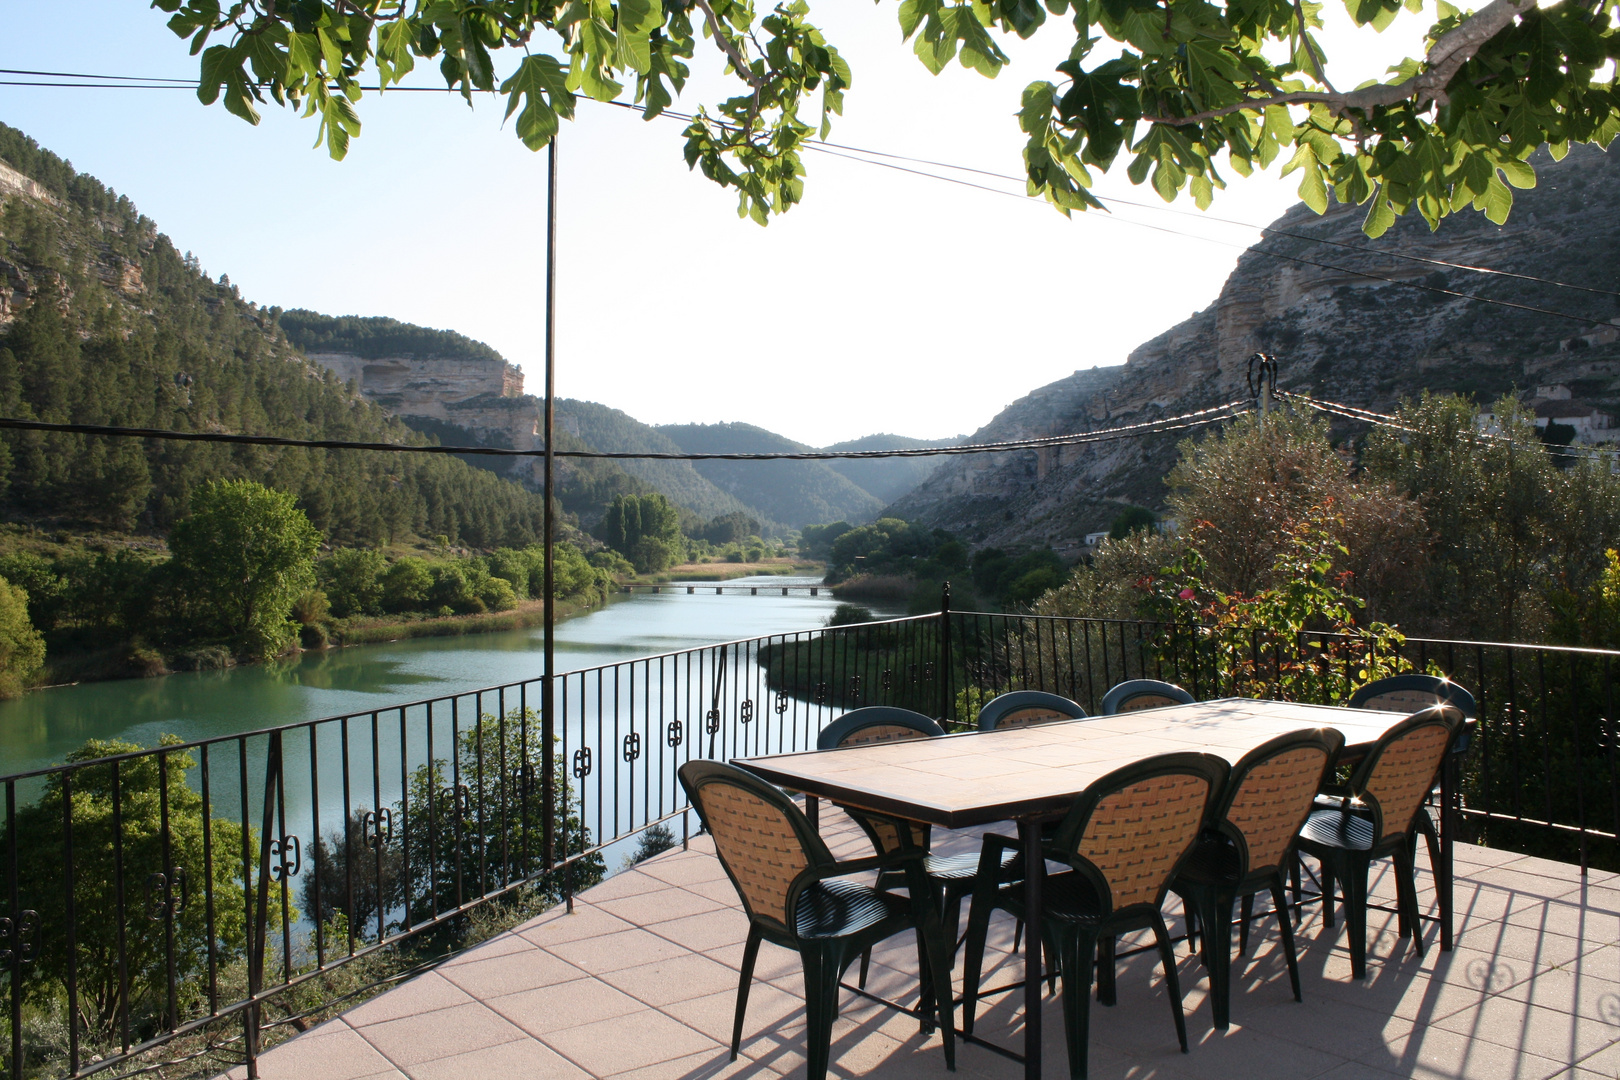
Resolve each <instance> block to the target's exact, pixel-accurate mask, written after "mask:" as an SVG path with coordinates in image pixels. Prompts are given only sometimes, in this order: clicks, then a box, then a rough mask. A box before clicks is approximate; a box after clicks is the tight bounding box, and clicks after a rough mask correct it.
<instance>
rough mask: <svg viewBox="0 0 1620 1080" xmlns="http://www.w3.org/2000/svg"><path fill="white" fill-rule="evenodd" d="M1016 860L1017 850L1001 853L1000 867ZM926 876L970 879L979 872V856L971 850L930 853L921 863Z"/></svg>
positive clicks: (946, 878)
mask: <svg viewBox="0 0 1620 1080" xmlns="http://www.w3.org/2000/svg"><path fill="white" fill-rule="evenodd" d="M1017 861H1018V852H1016V851H1004V852H1002V853H1001V868H1002V869H1003V870H1005V869H1006V868H1007V867H1009V866H1011V865H1012V864H1013V863H1015V862H1017ZM923 866H924V868H925V869H926V870H927V872H928V876H929V877H931V878H933V879H934V880H936V881H971V880H972V879H973V877H974V876H975V875H976V874H978V872H979V856H978V855H976V854H974V853H973V852H967V853H966V854H963V855H930V856H928V861H927V862H926V863H924V864H923Z"/></svg>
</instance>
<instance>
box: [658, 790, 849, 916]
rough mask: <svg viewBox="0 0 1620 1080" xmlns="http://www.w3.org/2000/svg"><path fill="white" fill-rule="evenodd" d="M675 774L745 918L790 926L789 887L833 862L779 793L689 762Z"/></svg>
mask: <svg viewBox="0 0 1620 1080" xmlns="http://www.w3.org/2000/svg"><path fill="white" fill-rule="evenodd" d="M680 775H681V784H682V786H683V787H685V788H686V791H687V795H688V796H690V798H691V800H692V805H693V806H694V807H696V808H697V812H698V816H699V817H701V818H702V819H703V823H704V824H705V825H707V826H708V829H709V833H710V835H712V836H713V837H714V847H715V853H716V854H717V855H719V857H720V863H721V865H722V866H724V867H725V869H726V872H727V873H728V874H729V875H730V876H731V880H732V884H734V885H735V886H736V887H737V893H738V895H739V896H741V897H742V901H743V906H744V907H745V908H747V909H748V913H749V915H751V916H755V917H759V918H765V919H770V920H771V921H773V922H775V923H777V924H779V925H780V926H782V927H784V928H785V927H791V926H792V925H793V919H792V917H791V915H792V913H791V912H789V911H788V908H787V905H788V898H789V894H790V893H791V891H792V888H793V884H794V882H795V881H796V880H797V879H798V877H799V875H800V874H802V873H803V872H804V871H805V870H807V869H810V868H811V867H813V866H824V865H826V864H827V863H830V862H832V861H833V858H832V854H831V853H830V852H829V851H828V850H827V847H826V845H825V844H823V843H822V842H821V839H820V838H819V837H818V836H816V834H815V833H814V831H813V830H812V829H811V828H810V823H809V822H808V821H806V820H805V817H804V815H803V814H802V813H800V811H799V808H798V807H797V806H795V805H793V802H792V800H791V799H789V798H788V797H787V796H786V795H784V794H782V792H781V791H779V790H777V789H776V788H774V787H772V786H771V785H770V784H767V783H765V782H764V781H763V780H760V779H759V778H758V777H755V776H752V775H750V774H748V773H745V772H743V771H742V770H741V769H737V768H734V767H732V766H730V765H723V764H721V763H719V762H714V761H689V762H687V763H686V764H685V765H682V766H681V773H680Z"/></svg>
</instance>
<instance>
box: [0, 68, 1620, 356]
mask: <svg viewBox="0 0 1620 1080" xmlns="http://www.w3.org/2000/svg"><path fill="white" fill-rule="evenodd" d="M0 75H30V76H36V77H40V78H50V79H80V80H97V81H94V82H77V83H70V82H31V81H30V82H24V81H14V80H0V86H40V87H53V86H61V87H85V88H96V89H123V90H138V89H165V90H183V89H195V88H196V86H197V82H196V81H195V80H188V79H162V78H155V77H151V76H142V75H91V74H85V73H82V72H67V71H34V70H29V69H23V68H0ZM362 89H363V90H367V91H375V92H380V93H400V92H405V93H430V94H450V93H458V92H459V91H458V90H457V88H455V87H434V86H394V87H389V88H387V89H386V90H384V89H383V88H382V87H378V86H367V87H362ZM598 104H606V105H612V106H616V107H619V108H623V109H629V110H631V111H635V112H643V113H644V112H646V107H645V106H642V105H637V104H635V103H633V102H628V101H609V102H599V103H598ZM659 115H661V116H666V117H669V118H670V119H672V120H680V121H683V122H687V123H690V122H691V121H693V120H695V119H697V117H696V116H694V115H693V114H691V113H685V112H679V111H676V110H673V109H666V110H663V111H662V112H661V113H660V114H659ZM805 145H806V146H807V147H809V148H810V149H813V150H820V151H822V152H825V153H831V154H832V156H835V157H849V156H850V155H866V158H886V159H888V160H890V161H906V162H910V163H912V164H915V165H926V166H929V167H930V168H937V169H951V170H954V171H956V172H966V173H972V174H975V175H978V176H986V177H990V178H992V179H997V180H1005V181H1007V182H1009V183H1015V184H1023V183H1026V182H1027V178H1026V177H1019V176H1011V175H1009V174H1007V173H1000V172H995V171H992V170H989V169H980V168H976V167H974V166H970V165H957V164H953V163H951V162H946V161H935V160H932V159H930V158H919V157H910V156H907V155H904V154H894V153H890V152H887V151H884V150H872V149H869V148H867V147H861V146H850V145H848V144H845V143H835V142H827V141H824V140H820V139H808V140H806V141H805ZM836 151H847V152H848V153H847V154H839V153H835V152H836ZM866 158H862V157H851V160H855V161H864V162H865V163H866V164H870V165H881V164H883V162H881V161H869V160H866ZM891 167H892V166H891ZM899 171H901V172H909V173H913V174H914V175H917V176H925V177H929V178H931V179H935V180H944V181H947V182H950V183H963V182H962V181H958V180H954V179H953V178H951V177H945V176H940V175H938V174H937V173H930V172H925V171H922V170H917V169H900V170H899ZM963 186H965V187H970V188H975V189H977V190H980V191H989V192H991V193H993V194H999V195H1008V196H1012V197H1014V198H1019V199H1025V200H1029V196H1027V195H1019V194H1017V193H1014V192H1010V191H1003V190H1001V189H999V188H992V187H987V186H985V185H982V184H972V183H964V184H963ZM1095 197H1096V198H1097V200H1098V201H1099V202H1101V203H1102V204H1103V205H1104V207H1107V206H1108V205H1109V204H1114V205H1118V206H1130V207H1134V208H1137V209H1142V210H1151V211H1153V212H1155V213H1164V214H1175V215H1177V216H1179V217H1186V218H1190V219H1193V220H1197V221H1210V222H1216V223H1218V224H1222V225H1235V226H1238V227H1240V228H1245V229H1253V230H1255V231H1257V232H1259V233H1261V234H1263V235H1266V236H1282V237H1287V238H1288V239H1291V240H1300V241H1303V242H1305V243H1310V244H1323V245H1326V246H1329V247H1336V248H1341V249H1343V250H1346V251H1353V252H1357V253H1360V254H1365V255H1381V256H1385V257H1388V258H1391V259H1401V260H1404V261H1407V262H1415V263H1421V264H1424V265H1427V266H1438V267H1444V268H1446V269H1449V270H1460V271H1464V272H1466V273H1472V274H1485V275H1488V276H1492V277H1503V278H1509V279H1512V280H1516V281H1525V282H1529V283H1532V284H1537V285H1547V286H1551V287H1554V288H1559V289H1572V290H1574V291H1577V292H1585V293H1592V294H1594V295H1597V296H1613V297H1620V291H1617V290H1613V289H1599V288H1594V287H1592V286H1589V285H1577V284H1575V283H1574V282H1569V281H1559V280H1557V279H1555V278H1547V277H1540V276H1538V275H1535V274H1521V273H1518V272H1516V271H1512V270H1500V269H1497V268H1495V267H1490V266H1478V265H1475V264H1472V263H1459V262H1454V261H1451V260H1448V259H1437V258H1433V257H1432V256H1426V255H1412V254H1408V253H1405V252H1398V251H1382V250H1379V249H1378V248H1371V247H1367V246H1365V245H1362V244H1350V243H1346V242H1344V241H1342V240H1331V239H1329V238H1327V237H1324V236H1312V235H1310V234H1308V233H1300V232H1293V231H1290V230H1288V229H1278V228H1275V227H1273V226H1270V225H1257V224H1255V223H1253V222H1247V221H1239V220H1236V219H1234V218H1227V217H1221V216H1219V215H1216V214H1209V213H1206V212H1203V211H1199V212H1197V213H1194V212H1192V211H1187V210H1178V209H1176V208H1175V207H1171V206H1161V205H1156V204H1154V203H1150V202H1143V201H1140V200H1136V199H1127V198H1122V197H1119V196H1114V195H1109V196H1101V195H1098V196H1095ZM1118 220H1121V221H1126V222H1129V223H1130V224H1132V225H1137V226H1139V227H1142V228H1155V226H1151V225H1148V224H1146V223H1145V222H1138V221H1131V219H1129V218H1121V219H1118ZM1158 231H1160V232H1165V233H1168V234H1170V235H1172V236H1180V237H1190V238H1192V239H1198V240H1205V241H1207V242H1210V243H1222V241H1217V240H1213V239H1211V238H1209V237H1203V236H1198V235H1196V234H1193V233H1186V232H1181V231H1179V230H1175V229H1159V230H1158ZM1226 246H1231V247H1237V246H1238V245H1233V244H1228V245H1226ZM1255 250H1256V251H1258V252H1259V253H1260V254H1264V255H1269V256H1271V257H1273V258H1282V259H1289V258H1290V256H1286V255H1282V254H1280V253H1277V252H1267V251H1264V250H1262V249H1255ZM1292 261H1296V262H1307V263H1308V264H1309V265H1313V266H1322V267H1324V268H1325V269H1332V270H1337V271H1339V272H1341V273H1350V274H1355V275H1357V276H1360V277H1365V278H1369V279H1371V280H1375V281H1384V282H1388V283H1390V284H1397V285H1409V286H1413V287H1417V288H1425V289H1427V290H1428V291H1431V292H1440V293H1444V294H1445V295H1448V296H1457V297H1463V298H1467V299H1470V300H1477V301H1479V302H1481V303H1496V304H1505V305H1507V306H1514V307H1519V308H1521V309H1523V310H1529V311H1536V312H1540V313H1542V314H1550V315H1555V316H1557V317H1560V318H1566V319H1576V320H1577V321H1581V322H1589V323H1594V324H1596V325H1607V324H1605V323H1604V322H1603V321H1602V320H1595V319H1587V318H1583V317H1581V316H1575V315H1568V314H1565V313H1562V312H1555V311H1550V310H1548V309H1544V308H1536V307H1529V306H1526V305H1514V304H1511V303H1509V302H1507V301H1496V300H1492V299H1490V298H1487V297H1481V296H1475V295H1472V294H1470V293H1463V292H1456V291H1453V290H1449V289H1443V288H1436V287H1433V286H1421V285H1416V283H1413V282H1406V281H1402V280H1400V279H1398V278H1389V277H1384V276H1382V275H1378V274H1369V273H1362V272H1360V271H1355V270H1350V269H1348V268H1346V267H1332V266H1326V264H1321V263H1309V261H1308V260H1300V259H1293V260H1292Z"/></svg>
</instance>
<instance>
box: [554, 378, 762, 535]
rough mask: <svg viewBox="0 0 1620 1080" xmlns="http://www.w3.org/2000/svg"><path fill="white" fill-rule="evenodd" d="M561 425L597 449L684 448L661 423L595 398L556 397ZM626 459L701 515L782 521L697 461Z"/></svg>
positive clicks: (661, 451) (667, 450) (676, 450)
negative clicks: (748, 501)
mask: <svg viewBox="0 0 1620 1080" xmlns="http://www.w3.org/2000/svg"><path fill="white" fill-rule="evenodd" d="M557 427H558V428H559V429H560V430H562V431H567V432H569V433H571V434H573V435H576V436H578V437H579V438H580V440H581V441H583V442H584V443H586V444H588V445H589V446H591V447H592V448H593V449H596V450H601V451H604V452H608V453H621V454H633V453H648V454H679V453H681V452H682V447H680V446H678V445H677V444H676V443H675V442H674V441H673V440H671V439H670V438H669V436H667V435H665V434H664V433H663V432H662V431H660V430H659V429H658V428H655V427H651V426H649V425H647V424H643V423H642V422H641V421H639V420H637V419H635V418H634V417H632V416H630V415H629V414H628V413H624V412H621V411H619V410H618V409H612V408H609V407H608V406H606V405H598V404H597V403H596V402H594V401H576V400H573V399H569V398H563V399H560V400H558V402H557ZM622 465H623V467H624V469H625V471H626V472H628V473H630V474H631V475H632V476H635V477H636V478H638V479H639V480H641V481H643V482H644V483H647V484H650V485H651V486H652V487H653V488H654V489H655V490H657V491H661V492H663V493H664V495H665V496H666V497H667V498H668V499H669V500H670V501H671V502H673V503H676V504H677V505H680V506H684V507H686V508H687V509H688V510H690V511H692V512H693V513H695V514H697V515H698V516H699V517H704V518H714V517H719V516H720V515H722V514H732V513H739V512H740V513H745V514H748V515H749V516H750V517H753V518H755V519H757V520H758V521H759V522H760V524H761V526H762V527H764V528H766V529H767V530H776V529H779V528H780V524H781V523H780V522H779V521H778V520H777V519H776V518H774V517H773V516H772V515H771V514H768V513H765V512H763V511H762V510H760V509H756V508H755V507H752V506H749V505H748V504H746V503H744V502H743V501H742V500H740V499H738V498H737V497H736V496H735V495H732V494H730V493H729V492H726V491H724V490H722V489H721V488H719V487H717V486H716V485H715V484H714V483H713V482H712V481H710V480H709V479H708V477H706V476H704V475H703V474H702V473H700V472H699V471H698V470H697V468H696V467H695V463H694V462H690V461H659V460H656V459H654V460H641V461H625V462H623V463H622Z"/></svg>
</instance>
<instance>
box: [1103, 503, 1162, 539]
mask: <svg viewBox="0 0 1620 1080" xmlns="http://www.w3.org/2000/svg"><path fill="white" fill-rule="evenodd" d="M1158 523H1159V518H1158V515H1156V514H1154V512H1153V511H1151V510H1149V509H1148V508H1147V507H1145V506H1128V507H1126V508H1125V509H1124V510H1121V511H1120V512H1119V513H1118V514H1117V515H1115V517H1114V522H1113V524H1112V525H1110V526H1108V539H1110V540H1123V539H1125V538H1126V537H1127V536H1129V535H1131V533H1133V532H1146V531H1149V530H1151V529H1152V528H1153V527H1154V526H1155V525H1157V524H1158Z"/></svg>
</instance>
